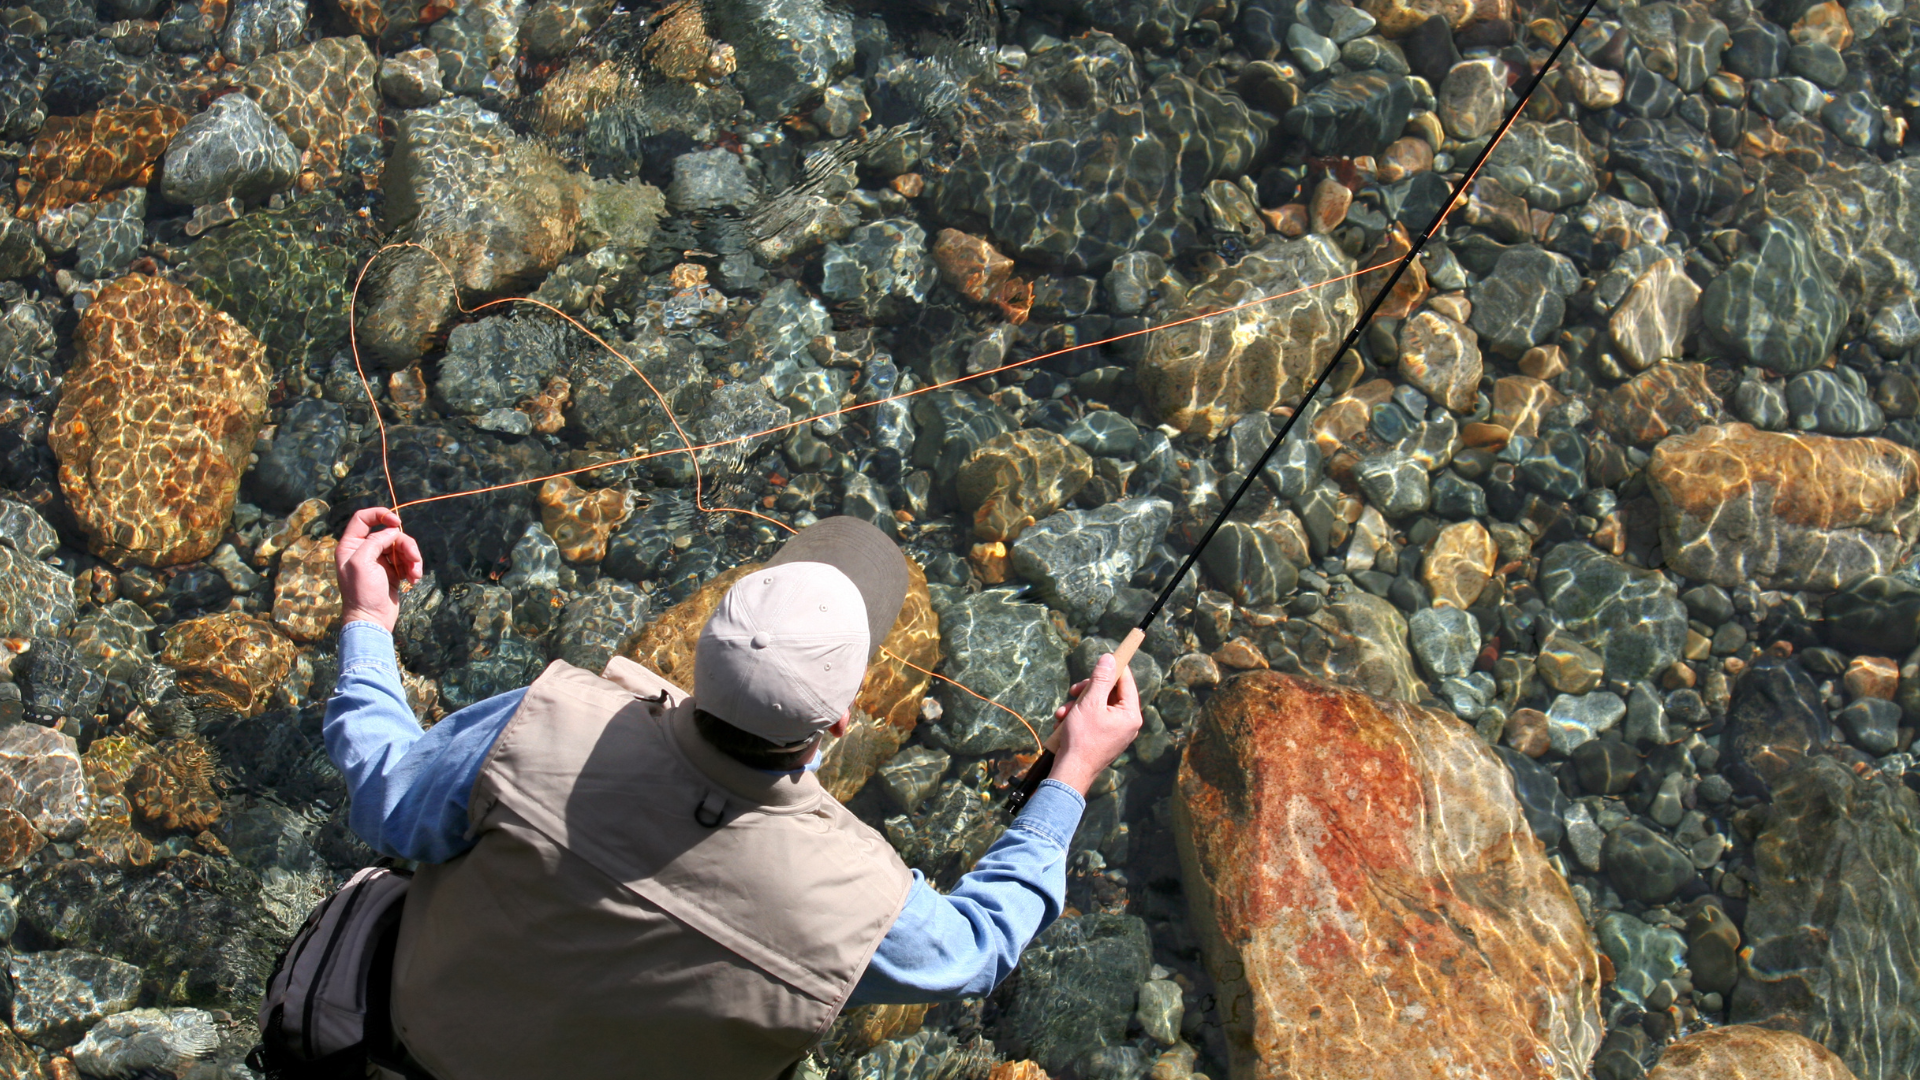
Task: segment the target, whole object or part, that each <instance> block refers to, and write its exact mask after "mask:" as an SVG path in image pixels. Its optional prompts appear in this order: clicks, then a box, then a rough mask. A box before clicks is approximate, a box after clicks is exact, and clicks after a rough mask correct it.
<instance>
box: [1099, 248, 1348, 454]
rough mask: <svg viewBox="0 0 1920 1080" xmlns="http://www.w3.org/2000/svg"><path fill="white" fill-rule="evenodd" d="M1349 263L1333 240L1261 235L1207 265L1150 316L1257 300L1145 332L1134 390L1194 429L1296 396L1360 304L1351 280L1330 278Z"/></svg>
mask: <svg viewBox="0 0 1920 1080" xmlns="http://www.w3.org/2000/svg"><path fill="white" fill-rule="evenodd" d="M1352 270H1353V260H1351V259H1349V258H1347V256H1346V254H1345V253H1344V252H1342V251H1341V250H1340V249H1339V248H1338V247H1337V246H1335V245H1334V243H1333V242H1332V241H1331V240H1329V239H1327V238H1326V237H1324V236H1305V237H1301V238H1300V239H1298V240H1283V239H1278V238H1276V239H1272V240H1269V241H1268V242H1267V243H1266V244H1264V245H1262V246H1261V247H1260V248H1259V249H1257V250H1255V251H1254V252H1252V253H1251V254H1249V255H1248V256H1247V257H1246V258H1245V259H1242V260H1241V261H1240V262H1239V263H1238V264H1237V265H1235V266H1232V267H1229V268H1227V269H1224V270H1220V271H1217V272H1216V273H1214V274H1212V275H1210V276H1209V277H1208V278H1207V279H1206V280H1205V281H1202V282H1201V283H1200V284H1199V285H1197V286H1195V287H1194V289H1193V290H1192V291H1191V292H1189V293H1188V294H1187V297H1186V302H1185V303H1184V304H1182V305H1180V306H1179V307H1178V308H1177V309H1175V310H1173V311H1168V312H1164V313H1160V314H1157V315H1156V316H1155V318H1154V321H1155V322H1166V321H1170V320H1173V319H1179V318H1184V317H1187V316H1190V315H1200V314H1204V313H1207V312H1216V311H1221V310H1222V309H1225V308H1230V307H1236V306H1238V305H1242V304H1254V305H1255V306H1252V307H1246V308H1242V309H1241V310H1239V311H1235V312H1233V313H1232V314H1230V315H1221V316H1220V317H1218V318H1212V319H1202V320H1199V321H1197V322H1190V323H1186V324H1184V325H1181V326H1173V327H1169V328H1167V329H1166V330H1163V331H1160V332H1158V333H1155V334H1153V335H1151V336H1149V337H1148V338H1147V351H1146V355H1145V356H1144V357H1142V358H1141V360H1140V364H1139V367H1138V370H1137V376H1138V379H1139V383H1140V392H1141V394H1142V396H1144V397H1145V398H1146V399H1147V402H1148V404H1149V405H1151V406H1152V408H1153V410H1154V411H1155V412H1156V413H1157V414H1158V415H1159V416H1160V417H1161V418H1162V419H1163V420H1165V421H1166V422H1167V423H1169V424H1172V425H1173V426H1175V427H1177V428H1180V429H1181V430H1182V431H1186V432H1189V433H1191V434H1198V435H1213V434H1217V433H1218V432H1220V431H1224V430H1225V429H1226V428H1227V426H1228V425H1230V424H1232V423H1233V422H1234V421H1235V420H1238V419H1239V418H1240V417H1241V416H1243V415H1245V414H1247V413H1250V412H1268V411H1271V410H1273V409H1275V408H1277V407H1279V406H1281V405H1292V404H1296V403H1297V402H1298V401H1299V400H1300V396H1301V395H1302V394H1303V393H1305V392H1306V388H1307V384H1308V383H1310V382H1312V381H1313V378H1314V377H1315V376H1316V375H1318V374H1319V373H1320V369H1321V368H1322V367H1325V366H1326V363H1327V361H1328V360H1331V359H1332V358H1333V350H1334V349H1335V348H1337V347H1338V346H1339V344H1340V339H1341V337H1342V336H1343V335H1344V334H1345V333H1346V331H1347V328H1348V327H1349V326H1351V325H1352V324H1353V320H1354V318H1355V317H1356V316H1357V315H1358V314H1359V304H1358V302H1357V300H1356V298H1355V293H1354V287H1353V282H1352V281H1351V280H1350V279H1349V280H1345V281H1333V279H1335V278H1338V277H1340V276H1341V275H1343V274H1346V273H1349V272H1351V271H1352ZM1329 281H1333V283H1332V284H1323V283H1325V282H1329ZM1282 293H1286V294H1288V295H1286V296H1285V298H1284V299H1276V300H1273V301H1272V302H1270V303H1256V301H1259V300H1260V299H1261V298H1263V297H1275V296H1279V295H1280V294H1282Z"/></svg>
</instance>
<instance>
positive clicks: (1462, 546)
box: [1421, 484, 1499, 610]
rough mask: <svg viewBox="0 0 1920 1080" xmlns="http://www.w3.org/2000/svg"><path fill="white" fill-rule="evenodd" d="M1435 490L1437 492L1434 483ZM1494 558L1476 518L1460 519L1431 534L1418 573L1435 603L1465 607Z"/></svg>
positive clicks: (1481, 584)
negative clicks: (1474, 519) (1429, 549)
mask: <svg viewBox="0 0 1920 1080" xmlns="http://www.w3.org/2000/svg"><path fill="white" fill-rule="evenodd" d="M1435 489H1436V493H1437V492H1438V485H1437V484H1436V485H1435ZM1498 558H1499V553H1498V551H1497V550H1496V549H1495V548H1494V544H1493V540H1492V538H1491V537H1489V536H1488V535H1487V530H1486V527H1485V526H1484V525H1482V524H1480V522H1478V521H1462V522H1458V523H1456V524H1453V525H1448V526H1447V527H1446V528H1443V529H1441V530H1440V533H1439V535H1438V536H1436V537H1434V541H1433V548H1432V550H1431V551H1429V552H1428V553H1427V557H1426V559H1425V561H1424V563H1423V564H1422V567H1421V575H1422V578H1423V580H1424V581H1425V582H1426V585H1427V589H1428V590H1429V591H1430V592H1431V593H1432V594H1433V597H1434V600H1435V602H1436V603H1438V602H1444V603H1447V604H1451V605H1452V606H1454V607H1457V608H1460V609H1462V610H1465V609H1466V608H1470V607H1472V606H1473V603H1474V601H1476V600H1478V599H1479V598H1480V593H1481V591H1482V590H1483V589H1485V588H1486V585H1487V582H1488V580H1489V579H1491V578H1492V576H1493V571H1494V567H1495V564H1496V562H1497V560H1498Z"/></svg>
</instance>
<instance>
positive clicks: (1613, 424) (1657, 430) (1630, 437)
mask: <svg viewBox="0 0 1920 1080" xmlns="http://www.w3.org/2000/svg"><path fill="white" fill-rule="evenodd" d="M1594 413H1595V420H1596V422H1597V423H1598V424H1599V425H1600V428H1601V430H1603V431H1605V432H1607V433H1608V434H1609V435H1612V436H1613V437H1614V438H1616V439H1619V440H1620V441H1621V442H1626V443H1633V444H1635V445H1638V446H1652V445H1653V444H1654V443H1657V442H1659V441H1660V440H1661V439H1664V438H1666V437H1667V436H1669V435H1676V434H1685V433H1686V432H1689V431H1693V430H1695V429H1696V428H1698V427H1700V425H1702V424H1711V423H1713V422H1714V421H1716V420H1718V419H1719V418H1720V397H1719V395H1717V394H1715V393H1714V392H1713V390H1712V388H1711V387H1709V386H1708V385H1707V366H1706V365H1705V364H1691V363H1669V362H1662V363H1659V364H1655V365H1654V366H1653V367H1651V368H1648V369H1647V370H1645V371H1643V372H1641V373H1640V374H1638V375H1635V376H1634V377H1633V378H1631V379H1628V380H1627V381H1626V382H1623V383H1621V384H1620V385H1619V386H1616V387H1614V388H1613V389H1612V390H1609V391H1607V392H1606V393H1605V394H1604V395H1602V396H1601V398H1600V401H1599V407H1598V408H1596V409H1595V410H1594Z"/></svg>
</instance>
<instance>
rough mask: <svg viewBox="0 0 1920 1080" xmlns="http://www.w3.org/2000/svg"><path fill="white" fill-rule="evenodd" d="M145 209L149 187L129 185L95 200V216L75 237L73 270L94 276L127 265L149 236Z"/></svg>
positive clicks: (90, 277) (109, 274) (110, 273)
mask: <svg viewBox="0 0 1920 1080" xmlns="http://www.w3.org/2000/svg"><path fill="white" fill-rule="evenodd" d="M146 213H147V189H146V188H126V189H124V190H121V191H118V192H115V193H114V194H113V195H111V196H109V197H108V198H106V199H103V200H101V201H100V202H98V203H95V204H94V207H93V220H91V221H89V222H87V224H86V225H85V226H83V227H82V228H81V229H80V232H79V235H77V236H76V237H75V238H74V253H75V254H76V255H77V256H78V258H77V259H76V260H75V262H74V266H73V272H74V273H76V274H79V275H80V276H81V277H83V278H87V279H90V280H95V279H99V278H105V277H112V276H114V275H116V274H118V273H119V272H120V271H121V270H124V269H126V266H127V264H128V263H130V262H132V261H133V257H134V256H135V255H138V254H140V245H141V244H142V243H144V242H145V241H146V239H147V226H146V221H145V218H146Z"/></svg>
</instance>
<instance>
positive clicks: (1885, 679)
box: [1843, 656, 1900, 701]
mask: <svg viewBox="0 0 1920 1080" xmlns="http://www.w3.org/2000/svg"><path fill="white" fill-rule="evenodd" d="M1843 681H1844V682H1845V683H1846V687H1847V694H1848V695H1849V696H1850V697H1855V698H1879V699H1881V700H1883V701H1892V700H1893V695H1894V692H1895V691H1897V690H1899V689H1900V665H1899V664H1896V663H1894V662H1893V660H1892V659H1890V658H1888V657H1885V656H1856V657H1854V658H1853V659H1852V660H1849V661H1847V673H1846V675H1845V676H1843Z"/></svg>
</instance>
